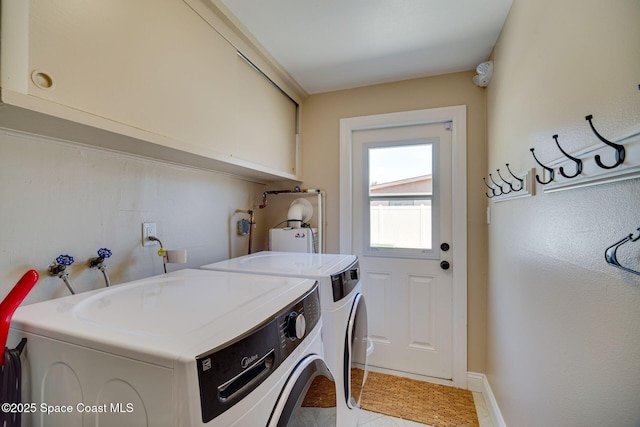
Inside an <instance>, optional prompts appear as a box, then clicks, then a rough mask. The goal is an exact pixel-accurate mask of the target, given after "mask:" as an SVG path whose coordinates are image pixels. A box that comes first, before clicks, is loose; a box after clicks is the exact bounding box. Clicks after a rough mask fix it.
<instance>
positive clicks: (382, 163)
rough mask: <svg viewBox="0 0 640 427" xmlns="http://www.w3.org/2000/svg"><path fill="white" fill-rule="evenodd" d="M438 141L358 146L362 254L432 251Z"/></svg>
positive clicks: (424, 255) (432, 253)
mask: <svg viewBox="0 0 640 427" xmlns="http://www.w3.org/2000/svg"><path fill="white" fill-rule="evenodd" d="M437 142H438V140H437V138H434V139H428V140H417V141H400V142H398V141H391V142H382V143H371V144H364V145H363V149H364V153H363V159H364V173H365V179H364V180H363V183H364V184H365V185H366V188H365V191H364V192H363V194H364V195H365V198H366V200H365V203H364V206H368V209H365V210H364V215H365V218H364V221H363V223H364V225H365V233H364V239H365V241H364V248H365V251H366V255H368V256H387V257H388V256H391V257H406V258H433V257H434V256H436V255H437V254H436V253H435V251H434V250H433V248H434V246H435V245H434V242H437V241H438V235H437V234H438V230H437V227H434V224H437V219H438V216H439V214H438V176H437V164H438V143H437Z"/></svg>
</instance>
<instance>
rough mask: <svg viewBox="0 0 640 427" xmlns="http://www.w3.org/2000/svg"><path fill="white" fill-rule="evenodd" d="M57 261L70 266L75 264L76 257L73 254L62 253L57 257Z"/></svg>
mask: <svg viewBox="0 0 640 427" xmlns="http://www.w3.org/2000/svg"><path fill="white" fill-rule="evenodd" d="M56 262H57V263H58V264H61V265H65V266H67V267H68V266H70V265H71V264H73V262H74V259H73V257H72V256H71V255H69V254H64V255H60V256H59V257H58V258H56Z"/></svg>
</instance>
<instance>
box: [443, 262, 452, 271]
mask: <svg viewBox="0 0 640 427" xmlns="http://www.w3.org/2000/svg"><path fill="white" fill-rule="evenodd" d="M449 267H451V264H449V261H442V262H441V263H440V268H441V269H443V270H448V269H449Z"/></svg>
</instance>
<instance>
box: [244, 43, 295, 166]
mask: <svg viewBox="0 0 640 427" xmlns="http://www.w3.org/2000/svg"><path fill="white" fill-rule="evenodd" d="M236 67H237V75H238V80H236V84H237V87H236V93H235V112H236V116H235V119H236V129H237V141H238V144H237V145H236V150H234V156H236V157H238V158H240V159H243V160H247V161H250V162H253V163H259V164H262V165H265V166H267V167H269V168H272V169H275V170H277V171H281V172H284V173H287V174H292V175H296V172H297V171H296V157H297V144H296V133H297V113H298V105H297V104H296V103H295V102H294V101H293V100H292V99H291V98H289V96H287V95H286V94H285V93H284V92H283V91H282V90H280V89H279V88H278V87H277V86H276V85H275V84H274V83H272V82H271V80H269V79H268V78H267V77H266V76H265V75H264V74H262V72H261V71H259V70H258V69H256V68H255V67H253V65H252V64H250V63H249V62H248V61H247V60H245V59H244V57H242V56H241V55H238V56H237V59H236Z"/></svg>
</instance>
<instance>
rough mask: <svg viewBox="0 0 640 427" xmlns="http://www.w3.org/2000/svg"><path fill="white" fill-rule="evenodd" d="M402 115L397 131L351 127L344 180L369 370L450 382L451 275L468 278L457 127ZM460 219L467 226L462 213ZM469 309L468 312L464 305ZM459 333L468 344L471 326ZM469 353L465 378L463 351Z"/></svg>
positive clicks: (393, 128) (390, 127) (388, 125)
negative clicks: (457, 228) (459, 226)
mask: <svg viewBox="0 0 640 427" xmlns="http://www.w3.org/2000/svg"><path fill="white" fill-rule="evenodd" d="M423 111H430V110H423ZM398 114H399V115H395V116H394V118H395V120H396V123H395V124H394V123H393V122H391V123H385V124H384V125H382V126H381V125H379V124H377V123H375V121H374V123H373V124H371V123H369V124H368V125H364V126H362V125H361V126H352V127H351V128H350V130H349V131H348V133H349V135H348V138H347V139H348V140H349V144H348V145H349V147H348V148H349V151H350V153H349V155H348V157H349V169H350V173H349V174H348V175H346V176H345V175H343V176H341V180H342V179H345V178H347V176H348V178H349V179H345V181H350V185H349V187H350V189H349V193H350V196H351V209H350V211H351V214H350V215H349V214H348V213H345V214H344V215H345V216H349V217H350V218H349V223H350V224H349V226H348V228H349V229H350V232H349V233H348V234H349V235H348V238H349V239H350V248H351V251H352V252H353V253H354V254H356V255H358V257H359V258H360V270H361V280H362V286H363V294H364V296H365V299H366V303H367V311H368V313H369V316H368V319H369V336H370V338H371V339H372V340H373V342H374V346H375V347H374V352H373V354H372V355H371V356H370V359H369V365H370V366H374V367H379V368H383V369H389V370H394V371H402V372H407V373H411V374H417V375H422V376H427V377H435V378H439V379H444V380H452V381H453V379H454V373H455V366H454V365H455V360H456V357H455V355H454V348H457V347H456V346H455V344H456V336H455V333H456V331H455V324H456V323H455V322H456V319H455V316H454V310H455V308H456V305H455V304H454V302H455V301H454V298H455V296H456V290H455V287H454V272H456V271H457V269H458V268H460V269H461V270H462V271H459V272H458V273H459V274H464V276H465V277H466V263H465V262H461V263H460V264H461V265H457V264H458V262H457V261H458V260H455V262H454V250H453V249H454V248H455V245H458V244H461V245H463V246H466V240H464V239H463V240H462V242H460V241H456V240H457V239H455V238H454V235H453V234H454V231H453V229H454V227H453V223H454V215H453V206H454V197H453V194H454V191H453V182H454V180H453V167H454V165H455V164H456V162H455V161H454V150H453V148H454V144H453V131H454V123H453V121H452V120H446V119H443V120H432V119H424V120H422V121H417V122H416V121H415V120H413V121H412V120H408V121H406V120H403V119H402V114H411V112H409V113H398ZM374 117H377V118H379V117H380V116H374ZM345 120H350V119H345ZM345 132H346V131H345ZM343 136H345V135H343ZM346 148H347V147H343V149H345V150H346ZM343 154H345V153H343ZM345 170H346V165H343V169H342V172H344V171H345ZM463 175H464V174H463ZM463 179H464V177H463ZM346 187H347V185H346V184H344V185H343V186H342V187H341V191H346ZM342 196H344V194H343V195H341V201H342V200H344V199H343V198H342ZM458 196H459V195H458ZM462 196H463V198H466V195H462ZM465 211H466V205H465ZM342 219H345V218H342ZM458 220H459V218H458ZM462 220H463V222H464V223H465V225H466V215H464V216H463V217H462ZM342 225H343V224H342V221H341V234H343V236H345V235H346V233H345V231H346V230H343V229H342ZM345 238H347V236H345ZM462 249H463V250H464V251H466V247H463V248H462ZM342 250H343V248H342V247H341V251H342ZM459 252H460V251H459V250H458V251H457V253H459ZM464 282H465V290H466V279H465V281H464ZM465 295H466V294H465ZM458 296H459V295H458ZM464 304H465V307H464V309H465V311H466V298H464ZM464 316H465V317H466V314H465V315H464ZM465 321H466V319H465ZM458 332H460V331H458ZM462 335H463V338H464V340H465V342H466V328H464V331H463V333H462ZM458 338H460V337H458ZM457 350H458V351H460V350H461V349H459V348H458V349H457ZM463 352H464V358H465V366H464V369H465V370H466V346H465V348H464V351H463ZM464 375H465V376H466V373H464ZM460 381H464V380H462V379H461V380H460ZM460 381H458V384H456V385H460V384H461V383H460ZM465 384H466V382H465Z"/></svg>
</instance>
